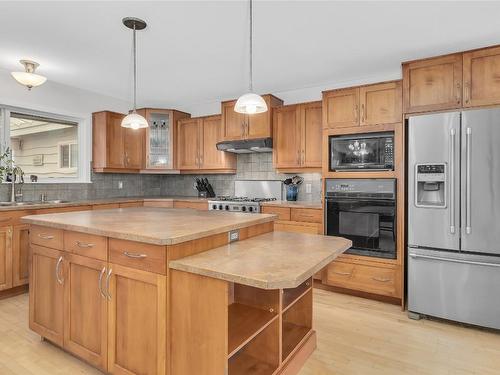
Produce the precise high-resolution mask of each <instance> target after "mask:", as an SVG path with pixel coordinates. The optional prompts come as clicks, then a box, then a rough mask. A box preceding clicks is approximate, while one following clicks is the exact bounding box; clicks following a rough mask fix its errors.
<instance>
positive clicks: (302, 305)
mask: <svg viewBox="0 0 500 375" xmlns="http://www.w3.org/2000/svg"><path fill="white" fill-rule="evenodd" d="M311 330H312V289H309V290H308V291H307V292H306V293H304V294H302V296H301V297H300V298H299V299H298V300H296V302H295V303H293V305H290V307H289V308H288V309H287V310H286V311H285V312H283V319H282V346H283V347H282V360H283V361H285V360H286V359H287V358H288V356H289V355H290V354H291V353H292V352H293V351H294V349H295V348H296V347H297V345H299V344H300V342H301V341H302V340H303V339H304V337H305V336H306V335H307V334H308V333H309V332H310V331H311Z"/></svg>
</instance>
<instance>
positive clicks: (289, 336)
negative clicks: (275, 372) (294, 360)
mask: <svg viewBox="0 0 500 375" xmlns="http://www.w3.org/2000/svg"><path fill="white" fill-rule="evenodd" d="M310 331H311V328H309V327H304V326H299V325H297V324H293V323H289V322H283V360H285V359H286V358H287V357H288V356H289V355H290V353H292V352H293V350H294V349H295V348H296V347H297V345H298V344H299V343H300V342H301V341H302V339H303V338H304V337H305V336H306V335H307V334H308V333H309V332H310Z"/></svg>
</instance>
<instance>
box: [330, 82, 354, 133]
mask: <svg viewBox="0 0 500 375" xmlns="http://www.w3.org/2000/svg"><path fill="white" fill-rule="evenodd" d="M358 104H359V88H351V89H341V90H334V91H329V92H325V93H323V125H324V126H325V127H327V128H348V127H351V126H358V125H359V105H358Z"/></svg>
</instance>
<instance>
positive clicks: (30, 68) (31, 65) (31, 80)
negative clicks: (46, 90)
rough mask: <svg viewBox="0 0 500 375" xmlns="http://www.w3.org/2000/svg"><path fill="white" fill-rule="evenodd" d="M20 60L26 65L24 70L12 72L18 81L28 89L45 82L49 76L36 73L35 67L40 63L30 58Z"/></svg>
mask: <svg viewBox="0 0 500 375" xmlns="http://www.w3.org/2000/svg"><path fill="white" fill-rule="evenodd" d="M19 62H20V63H21V64H22V65H24V72H12V73H10V74H11V75H12V77H14V79H15V80H16V81H17V82H19V83H20V84H21V85H23V86H26V87H27V88H28V90H31V89H32V88H33V87H36V86H40V85H41V84H43V83H45V81H46V80H47V78H45V77H44V76H41V75H39V74H35V69H36V68H38V66H39V64H38V63H36V62H34V61H30V60H19Z"/></svg>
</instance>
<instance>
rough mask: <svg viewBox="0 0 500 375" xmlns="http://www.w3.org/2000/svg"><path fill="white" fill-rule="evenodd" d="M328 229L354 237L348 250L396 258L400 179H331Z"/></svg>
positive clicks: (331, 233)
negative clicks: (397, 193) (397, 180)
mask: <svg viewBox="0 0 500 375" xmlns="http://www.w3.org/2000/svg"><path fill="white" fill-rule="evenodd" d="M325 205H326V207H325V233H326V234H327V235H329V236H340V237H345V238H348V239H350V240H351V241H352V244H353V245H352V247H351V248H350V249H349V250H347V251H346V253H347V254H356V255H364V256H371V257H379V258H386V259H396V235H397V231H396V229H397V228H396V180H395V179H327V180H326V187H325Z"/></svg>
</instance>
